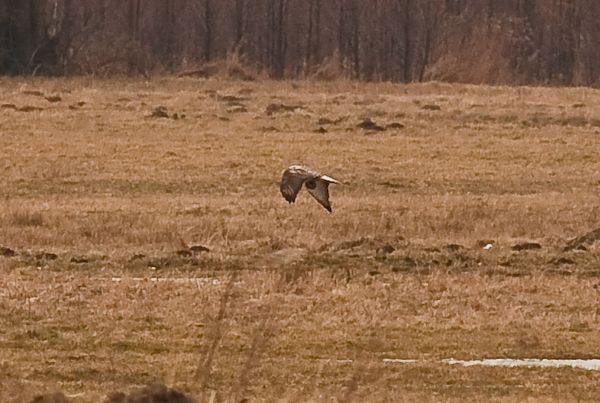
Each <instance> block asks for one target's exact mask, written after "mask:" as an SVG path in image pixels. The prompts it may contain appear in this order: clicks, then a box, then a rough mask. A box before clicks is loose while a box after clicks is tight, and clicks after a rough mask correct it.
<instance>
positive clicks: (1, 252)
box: [0, 246, 17, 257]
mask: <svg viewBox="0 0 600 403" xmlns="http://www.w3.org/2000/svg"><path fill="white" fill-rule="evenodd" d="M16 255H17V252H15V251H14V250H12V249H11V248H7V247H6V246H0V256H4V257H13V256H16Z"/></svg>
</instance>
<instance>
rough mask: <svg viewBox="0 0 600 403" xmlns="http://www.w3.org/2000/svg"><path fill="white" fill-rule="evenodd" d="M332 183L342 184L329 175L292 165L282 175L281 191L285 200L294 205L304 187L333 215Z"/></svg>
mask: <svg viewBox="0 0 600 403" xmlns="http://www.w3.org/2000/svg"><path fill="white" fill-rule="evenodd" d="M330 183H338V184H339V183H340V182H338V181H336V180H335V179H333V178H331V177H329V176H327V175H321V174H320V173H319V172H317V171H315V170H314V169H311V168H308V167H305V166H302V165H292V166H290V167H289V168H287V169H286V170H284V171H283V173H282V174H281V183H280V184H279V190H281V194H282V195H283V197H284V198H285V200H287V201H288V202H289V203H294V202H295V201H296V196H298V192H300V189H302V185H304V186H305V187H306V190H307V191H308V193H310V195H311V196H312V197H314V198H315V200H317V201H318V202H319V203H320V204H321V205H322V206H323V207H325V209H326V210H327V211H329V212H330V213H331V204H330V203H329V184H330Z"/></svg>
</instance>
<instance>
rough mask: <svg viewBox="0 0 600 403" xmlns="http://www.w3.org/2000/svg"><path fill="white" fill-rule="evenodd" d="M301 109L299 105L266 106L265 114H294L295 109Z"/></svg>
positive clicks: (274, 104)
mask: <svg viewBox="0 0 600 403" xmlns="http://www.w3.org/2000/svg"><path fill="white" fill-rule="evenodd" d="M300 108H301V107H300V106H299V105H285V104H276V103H273V104H269V105H268V106H267V108H266V109H265V113H266V114H267V115H269V116H271V115H273V114H274V113H280V112H294V111H295V110H296V109H300Z"/></svg>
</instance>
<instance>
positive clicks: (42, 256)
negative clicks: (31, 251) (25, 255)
mask: <svg viewBox="0 0 600 403" xmlns="http://www.w3.org/2000/svg"><path fill="white" fill-rule="evenodd" d="M35 258H36V259H38V260H56V259H58V255H57V254H56V253H52V252H39V253H36V255H35Z"/></svg>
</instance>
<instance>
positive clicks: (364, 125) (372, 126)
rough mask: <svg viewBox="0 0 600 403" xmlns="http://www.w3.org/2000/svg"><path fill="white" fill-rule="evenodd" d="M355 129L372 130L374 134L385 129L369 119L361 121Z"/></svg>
mask: <svg viewBox="0 0 600 403" xmlns="http://www.w3.org/2000/svg"><path fill="white" fill-rule="evenodd" d="M356 127H358V128H359V129H363V130H372V131H376V132H382V131H384V130H385V127H383V126H380V125H378V124H377V123H375V122H374V121H372V120H371V119H370V118H366V119H363V121H362V122H360V123H359V124H358V125H356Z"/></svg>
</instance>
